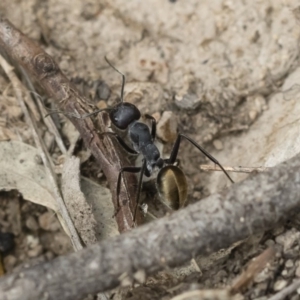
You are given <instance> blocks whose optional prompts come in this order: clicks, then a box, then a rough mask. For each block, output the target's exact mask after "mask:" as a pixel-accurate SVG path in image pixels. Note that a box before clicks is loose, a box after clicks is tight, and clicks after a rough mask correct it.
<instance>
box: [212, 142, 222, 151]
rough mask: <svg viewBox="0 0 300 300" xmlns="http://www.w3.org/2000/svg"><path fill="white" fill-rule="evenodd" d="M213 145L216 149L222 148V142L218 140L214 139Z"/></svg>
mask: <svg viewBox="0 0 300 300" xmlns="http://www.w3.org/2000/svg"><path fill="white" fill-rule="evenodd" d="M213 145H214V147H215V148H216V150H222V149H223V143H222V142H221V141H220V140H214V141H213Z"/></svg>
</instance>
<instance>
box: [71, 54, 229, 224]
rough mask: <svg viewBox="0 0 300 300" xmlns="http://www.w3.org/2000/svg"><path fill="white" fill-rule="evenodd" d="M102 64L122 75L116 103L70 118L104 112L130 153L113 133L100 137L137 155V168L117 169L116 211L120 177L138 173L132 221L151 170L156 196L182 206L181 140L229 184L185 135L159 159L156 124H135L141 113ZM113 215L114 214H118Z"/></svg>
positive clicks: (199, 147)
mask: <svg viewBox="0 0 300 300" xmlns="http://www.w3.org/2000/svg"><path fill="white" fill-rule="evenodd" d="M105 60H106V62H107V63H108V64H109V65H110V66H111V67H112V68H113V69H114V70H115V71H116V72H118V73H119V74H120V75H122V86H121V97H120V98H121V99H120V100H121V101H120V103H119V104H117V105H115V106H114V107H112V108H105V109H99V110H96V111H94V112H92V113H88V114H85V115H83V116H80V117H78V116H75V115H74V117H76V118H80V119H82V118H87V117H90V116H92V115H96V114H98V113H100V112H102V111H108V112H109V117H110V120H111V122H112V123H113V124H114V126H116V127H117V128H118V129H120V130H127V133H128V138H129V141H130V143H131V147H132V148H133V149H132V148H131V147H130V146H128V145H127V144H126V143H125V141H124V140H123V139H122V138H121V137H120V136H118V135H117V134H116V133H113V132H105V133H102V135H104V134H108V135H113V136H115V137H116V138H117V140H118V141H119V143H120V144H121V145H122V146H123V148H125V149H126V150H127V151H128V152H129V153H132V154H141V155H142V156H143V163H142V166H141V167H135V166H126V167H122V168H121V169H120V172H119V176H118V181H117V199H118V200H117V201H118V207H119V205H120V203H119V194H120V187H121V179H122V174H123V173H124V172H130V173H140V176H139V182H138V190H137V198H136V208H135V212H134V220H135V216H136V212H137V207H138V204H139V198H140V193H141V187H142V180H143V176H144V175H145V176H146V177H150V176H151V175H152V173H153V170H154V169H155V168H157V169H159V170H160V171H159V173H158V175H157V188H158V191H159V194H160V196H161V197H162V198H164V200H166V201H168V202H169V203H171V207H172V208H174V209H178V208H179V207H182V206H183V205H184V202H185V200H186V197H187V181H186V177H185V175H184V173H183V172H182V170H181V169H179V167H177V166H176V165H175V163H176V158H177V154H178V150H179V146H180V142H181V139H182V138H185V139H186V140H188V141H189V142H190V143H192V144H193V145H194V146H195V147H196V148H197V149H198V150H200V151H201V152H202V153H203V154H204V155H205V156H206V157H208V158H209V159H210V160H211V161H212V162H214V163H215V164H216V165H218V166H219V167H220V168H221V169H222V171H223V172H224V173H225V175H226V176H227V177H228V179H229V180H230V181H231V182H232V183H233V180H232V179H231V177H230V176H229V175H228V173H227V172H226V171H225V169H224V168H223V166H222V165H221V164H220V163H219V162H218V161H217V160H216V159H215V158H214V157H213V156H212V155H211V154H209V153H208V152H207V151H206V150H205V149H203V148H202V147H201V146H200V145H198V144H197V143H196V142H195V141H194V140H192V139H191V138H189V137H188V136H186V135H185V134H182V133H179V134H178V136H177V139H176V141H175V143H174V145H173V148H172V151H171V154H170V157H169V158H168V159H162V158H161V155H160V152H159V150H158V148H157V147H156V145H155V144H154V140H155V137H156V120H155V119H154V118H153V117H152V116H150V115H145V117H146V118H147V119H149V120H150V121H151V130H150V129H149V127H148V125H146V124H145V123H142V122H141V121H139V120H140V118H141V112H140V111H139V110H138V108H137V107H136V106H135V105H133V104H131V103H128V102H124V86H125V75H124V74H123V73H121V72H120V71H119V70H117V69H116V68H115V67H114V66H113V65H112V64H111V63H110V62H109V60H108V59H107V58H106V57H105ZM116 213H118V211H117V212H116Z"/></svg>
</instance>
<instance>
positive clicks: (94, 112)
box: [44, 106, 112, 119]
mask: <svg viewBox="0 0 300 300" xmlns="http://www.w3.org/2000/svg"><path fill="white" fill-rule="evenodd" d="M45 108H46V109H47V110H50V108H48V107H46V106H45ZM110 110H112V108H103V109H97V110H95V111H93V112H91V113H87V114H84V115H76V114H75V113H66V112H63V111H60V110H54V111H51V112H49V113H47V114H46V115H45V116H44V118H47V117H48V116H50V115H53V114H63V115H65V116H69V117H72V118H75V119H86V118H88V117H91V116H93V115H97V114H99V113H100V112H102V111H110Z"/></svg>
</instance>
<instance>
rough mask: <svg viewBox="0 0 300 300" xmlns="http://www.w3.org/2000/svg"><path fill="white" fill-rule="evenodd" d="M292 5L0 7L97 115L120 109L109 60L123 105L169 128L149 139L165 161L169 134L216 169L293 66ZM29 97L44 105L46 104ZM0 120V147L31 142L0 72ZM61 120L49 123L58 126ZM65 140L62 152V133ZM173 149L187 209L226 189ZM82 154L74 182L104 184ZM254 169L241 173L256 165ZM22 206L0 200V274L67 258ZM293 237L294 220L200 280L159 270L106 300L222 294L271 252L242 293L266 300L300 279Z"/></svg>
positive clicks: (132, 2) (299, 237)
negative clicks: (6, 242) (5, 238)
mask: <svg viewBox="0 0 300 300" xmlns="http://www.w3.org/2000/svg"><path fill="white" fill-rule="evenodd" d="M248 2H249V1H248ZM298 4H299V3H298V1H283V0H282V1H280V0H275V1H254V2H253V3H252V2H249V3H247V1H241V0H238V1H206V0H205V1H197V0H190V1H180V0H178V1H167V0H163V1H162V0H160V1H159V0H148V1H146V2H143V1H138V0H128V1H121V0H115V1H105V0H102V1H101V0H87V1H80V0H74V1H72V2H70V1H59V0H49V1H42V0H27V1H18V0H10V1H8V0H2V1H1V2H0V13H1V14H2V15H5V16H6V17H7V18H8V19H9V20H10V21H11V22H12V23H13V24H14V25H15V26H16V27H17V28H19V29H21V30H22V31H23V32H24V33H25V34H27V35H28V36H29V37H31V38H32V39H34V40H35V41H36V42H37V43H38V44H40V45H41V46H42V47H43V48H44V49H45V50H46V52H47V53H49V54H50V55H51V56H52V57H54V59H55V60H56V62H57V63H58V64H59V67H60V68H61V69H62V71H63V72H64V73H65V74H66V75H67V76H68V77H69V78H70V79H72V80H73V81H74V82H75V83H76V85H77V86H78V88H80V89H81V90H82V92H83V93H84V94H85V95H87V96H88V97H89V98H90V100H91V101H93V102H94V103H95V104H97V105H98V107H103V105H104V106H111V105H113V104H115V103H117V101H118V100H119V95H120V86H121V77H120V76H119V74H118V73H116V72H115V71H114V70H113V69H112V68H111V67H109V66H108V64H107V63H106V61H105V59H104V57H105V56H107V57H108V58H109V60H110V61H111V62H112V63H113V64H114V65H115V66H116V67H117V68H118V69H119V70H121V71H122V72H123V73H124V74H125V75H126V86H125V100H126V101H128V102H131V103H134V104H135V105H137V107H138V108H139V109H140V110H141V112H143V113H145V114H150V115H153V116H154V117H155V118H156V119H157V120H158V122H160V120H163V121H162V122H166V124H167V125H165V123H160V125H161V126H160V127H159V130H160V131H159V132H158V136H159V138H160V141H161V142H162V144H163V148H164V150H163V151H164V155H165V156H166V157H168V154H169V153H170V150H171V147H172V143H171V142H172V141H174V137H176V135H174V132H175V133H176V131H179V132H182V133H185V134H186V135H188V136H190V137H191V138H193V139H194V140H195V141H196V142H197V143H199V144H201V145H202V146H204V147H205V149H207V150H209V151H212V152H213V154H214V156H215V157H216V158H217V159H219V158H220V157H221V159H220V162H222V164H223V165H229V166H230V165H231V166H237V165H239V164H240V161H238V160H237V159H236V160H235V157H237V156H235V157H233V156H232V155H231V153H232V148H233V147H234V146H236V144H235V143H238V141H239V142H241V141H240V140H239V138H240V137H241V136H246V138H245V139H244V141H245V140H246V142H245V144H244V146H245V147H248V146H249V147H250V146H251V143H252V140H251V141H249V142H248V144H247V133H248V132H250V131H251V128H252V126H255V124H256V122H258V120H259V119H260V118H261V117H262V116H263V115H264V114H265V113H266V112H267V111H268V109H269V105H271V104H270V99H271V97H272V95H273V94H274V93H276V92H278V90H280V88H281V87H282V85H283V83H284V82H285V80H286V78H288V76H289V75H290V74H291V73H293V72H294V70H295V69H297V67H298V63H299V62H298V57H299V47H298V44H299V36H300V35H299V34H300V25H299V20H298V19H297V11H295V10H294V9H295V8H296V6H297V5H298ZM37 88H38V87H37ZM38 92H39V94H40V95H41V96H42V97H43V99H45V101H46V103H47V104H48V105H50V103H51V99H47V98H46V96H45V93H44V92H43V91H42V90H38ZM0 111H1V114H0V141H5V140H18V141H22V142H23V143H28V144H31V145H33V144H34V143H33V139H32V136H31V132H30V128H28V125H27V124H26V122H25V121H24V118H23V114H22V111H21V109H20V107H19V106H18V102H17V101H16V99H15V98H14V94H13V91H12V89H11V88H10V86H9V80H8V79H7V77H6V76H5V75H4V73H3V72H2V70H1V71H0ZM171 112H173V113H171ZM164 113H167V114H164ZM58 120H59V121H58V124H60V123H61V122H67V121H66V120H64V119H58ZM62 120H63V121H62ZM168 122H169V123H168ZM169 124H171V125H169ZM59 126H61V124H60V125H59ZM39 129H40V131H41V134H42V136H43V138H44V140H45V143H46V145H47V147H48V149H49V151H50V153H51V155H52V158H53V161H54V162H55V163H57V162H58V161H59V158H60V152H59V149H58V147H57V146H56V144H55V143H54V138H53V136H52V135H51V134H50V133H49V132H48V131H47V128H46V127H45V126H44V125H42V121H41V127H40V128H39ZM63 137H64V139H65V140H66V142H67V143H69V144H71V142H70V139H68V137H67V134H65V135H64V134H63ZM258 138H259V136H258ZM182 143H183V145H182V146H181V148H180V151H179V159H180V165H181V167H182V169H183V170H184V172H185V174H186V176H187V179H188V184H189V196H188V202H189V203H192V202H195V201H199V200H201V198H203V197H205V196H207V195H208V194H210V193H211V192H212V190H216V189H221V188H224V187H226V186H230V182H229V181H228V180H227V179H226V177H225V176H224V175H223V174H221V175H222V176H223V180H222V181H221V182H220V181H219V179H218V178H219V177H220V176H221V175H220V176H219V175H215V174H209V173H205V172H203V171H200V168H199V166H200V164H203V163H207V162H208V160H207V158H205V157H204V156H203V155H201V154H199V151H198V150H197V149H195V147H193V146H192V145H191V144H189V143H188V142H187V141H183V142H182ZM224 143H226V145H224ZM85 150H86V149H85V148H84V145H82V143H81V142H80V141H79V142H78V143H76V147H75V153H77V154H79V153H80V154H81V155H85V159H83V161H84V162H83V163H82V165H81V169H82V174H83V175H84V176H86V177H88V178H91V179H93V180H95V181H97V182H98V183H101V184H103V185H105V184H106V182H105V178H104V175H103V174H102V172H101V170H99V168H98V167H97V166H95V164H94V159H93V158H92V157H90V156H89V155H88V154H86V153H85V152H84V151H85ZM244 153H245V152H244V151H243V154H244ZM3 159H5V158H3ZM247 161H248V160H247ZM249 161H250V160H249ZM256 163H257V164H256V165H249V167H255V166H258V164H259V163H261V164H263V162H262V161H261V162H260V161H257V162H256ZM233 178H234V179H235V180H237V181H238V180H240V179H241V178H240V177H239V176H238V175H237V176H235V175H233ZM27 200H28V199H27ZM27 200H26V199H23V197H22V195H20V194H19V193H18V191H11V192H1V193H0V232H10V233H13V234H14V236H15V238H14V242H15V245H14V247H13V250H10V251H6V252H5V253H4V254H2V256H3V265H4V269H5V271H6V272H11V271H12V270H13V269H16V268H22V267H26V266H28V265H33V264H37V263H40V262H43V261H47V260H51V259H53V258H54V257H56V256H58V255H62V254H66V253H68V252H70V251H72V245H71V243H70V241H69V238H68V236H67V235H66V234H65V233H64V231H63V229H62V228H61V226H60V224H59V222H58V221H57V219H56V216H55V214H54V213H53V212H52V211H51V210H50V209H47V208H45V207H43V206H39V205H37V204H34V203H32V202H29V201H27ZM299 229H300V228H299V223H298V222H297V220H291V221H290V222H289V223H288V224H279V225H278V227H277V228H274V229H273V230H272V231H270V232H265V233H261V235H260V236H256V237H251V238H249V239H248V240H247V241H243V242H242V243H240V244H239V245H236V246H234V247H232V248H231V249H224V251H221V252H220V253H217V254H212V255H211V256H210V257H206V258H203V257H201V258H197V259H196V261H197V264H198V268H200V270H201V271H200V272H199V270H197V271H195V266H194V267H193V266H192V267H191V266H186V268H182V269H179V270H178V271H170V272H162V273H160V274H157V275H156V276H154V277H152V278H150V279H149V280H148V281H147V283H146V286H142V287H135V288H130V289H122V290H121V291H114V292H113V293H111V295H110V297H111V299H148V298H149V299H166V300H167V299H172V297H175V296H176V295H179V294H181V293H183V292H186V291H190V290H194V289H198V288H199V289H217V288H218V289H220V288H224V287H226V286H229V285H230V284H231V283H232V282H233V281H234V279H235V278H236V276H237V275H238V274H240V273H241V272H242V271H243V270H244V268H245V266H246V265H247V264H248V262H249V261H250V260H251V259H252V258H254V257H256V256H257V255H259V254H260V253H261V252H262V251H263V250H264V249H266V248H267V247H269V246H274V248H275V249H276V250H277V253H276V257H275V259H274V260H272V262H271V263H270V264H269V265H268V267H267V268H266V269H265V270H264V271H263V272H262V273H260V274H259V275H258V276H257V277H256V278H255V279H254V281H253V283H252V284H251V286H250V287H248V288H247V289H246V291H245V292H244V293H243V296H244V299H261V300H263V299H268V297H270V296H271V295H274V294H276V293H278V292H279V291H280V290H282V289H283V288H285V287H286V286H288V285H290V284H291V283H292V282H293V280H295V279H296V278H298V277H300V255H299V247H300V232H299ZM196 269H197V267H196ZM176 272H178V273H176ZM178 274H179V275H178ZM299 294H300V289H299V290H297V291H295V292H293V293H292V294H290V295H289V296H288V298H287V299H293V300H295V299H299V298H300V296H299ZM147 297H148V298H147ZM183 299H190V298H183Z"/></svg>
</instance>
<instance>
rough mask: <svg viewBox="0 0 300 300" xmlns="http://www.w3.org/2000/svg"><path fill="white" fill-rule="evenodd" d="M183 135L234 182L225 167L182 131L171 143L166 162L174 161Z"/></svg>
mask: <svg viewBox="0 0 300 300" xmlns="http://www.w3.org/2000/svg"><path fill="white" fill-rule="evenodd" d="M182 137H184V138H185V139H186V140H188V141H189V142H190V143H192V144H193V145H194V146H195V147H196V148H197V149H198V150H199V151H201V152H202V153H203V154H204V155H205V156H206V157H207V158H209V159H210V160H211V161H212V162H214V163H215V164H216V165H218V166H219V167H220V168H221V170H222V171H223V172H224V174H225V175H226V176H227V178H228V179H229V180H230V181H231V182H232V183H234V181H233V180H232V178H231V177H230V176H229V174H228V173H227V172H226V171H225V169H224V168H223V166H222V165H221V164H220V163H219V162H218V161H217V160H216V159H215V158H214V157H213V156H212V155H211V154H209V153H208V152H207V151H206V150H205V149H203V148H202V147H201V146H200V145H199V144H197V143H196V142H195V141H194V140H193V139H191V138H189V137H188V136H186V135H185V134H183V133H179V134H178V136H177V139H176V141H175V143H174V145H173V149H172V151H171V155H170V158H169V159H167V160H166V162H167V163H169V164H174V163H175V161H176V157H177V154H178V150H179V146H180V142H181V138H182Z"/></svg>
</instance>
